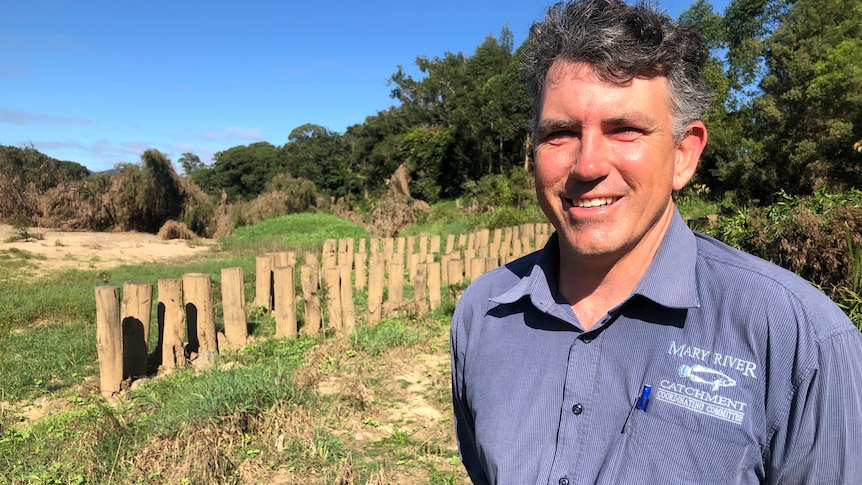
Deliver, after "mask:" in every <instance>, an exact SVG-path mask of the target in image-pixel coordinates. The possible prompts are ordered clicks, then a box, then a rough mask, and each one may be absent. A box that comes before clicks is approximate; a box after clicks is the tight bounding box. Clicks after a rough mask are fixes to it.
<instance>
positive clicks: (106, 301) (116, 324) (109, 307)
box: [96, 286, 123, 398]
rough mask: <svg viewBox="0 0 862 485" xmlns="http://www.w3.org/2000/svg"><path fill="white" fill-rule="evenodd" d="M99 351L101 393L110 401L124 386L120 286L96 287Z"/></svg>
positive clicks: (97, 341)
mask: <svg viewBox="0 0 862 485" xmlns="http://www.w3.org/2000/svg"><path fill="white" fill-rule="evenodd" d="M96 350H97V352H98V355H99V385H100V388H101V393H102V396H103V397H106V398H110V397H112V396H114V395H115V394H117V393H119V392H120V384H121V383H122V382H123V330H122V326H121V324H120V289H119V288H118V287H116V286H97V287H96Z"/></svg>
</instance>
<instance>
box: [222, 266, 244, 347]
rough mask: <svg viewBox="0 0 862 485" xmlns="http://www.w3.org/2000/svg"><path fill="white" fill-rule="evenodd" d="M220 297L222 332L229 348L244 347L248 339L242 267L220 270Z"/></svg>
mask: <svg viewBox="0 0 862 485" xmlns="http://www.w3.org/2000/svg"><path fill="white" fill-rule="evenodd" d="M221 299H222V313H223V314H224V334H225V338H227V344H228V347H229V348H232V349H239V348H242V347H245V344H246V341H247V340H248V321H247V320H246V315H245V288H244V286H243V281H242V268H240V267H234V268H223V269H222V270H221Z"/></svg>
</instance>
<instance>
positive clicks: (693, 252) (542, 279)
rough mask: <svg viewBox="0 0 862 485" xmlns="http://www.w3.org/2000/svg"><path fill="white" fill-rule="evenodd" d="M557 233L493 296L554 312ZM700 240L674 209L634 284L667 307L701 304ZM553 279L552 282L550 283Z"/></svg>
mask: <svg viewBox="0 0 862 485" xmlns="http://www.w3.org/2000/svg"><path fill="white" fill-rule="evenodd" d="M557 238H558V235H557V233H554V234H552V235H551V237H550V239H548V242H547V244H545V247H544V248H542V250H541V252H540V253H539V256H538V259H537V260H536V263H535V264H534V265H533V267H532V269H531V270H530V274H529V275H528V276H527V277H525V278H522V279H521V280H520V281H519V282H518V283H517V284H516V285H515V286H513V287H512V288H510V289H509V290H508V291H506V292H504V293H502V294H501V295H498V296H495V297H492V298H491V301H493V302H495V303H499V304H509V303H514V302H516V301H518V300H520V299H521V298H524V297H525V296H529V297H530V301H531V302H532V304H533V305H534V306H535V307H536V308H538V309H539V310H541V311H544V312H552V311H553V310H552V308H553V307H554V306H555V305H556V304H557V303H559V302H556V295H557V284H556V281H557V262H558V261H559V257H560V256H559V251H560V249H559V244H558V242H557ZM696 261H697V240H696V238H695V236H694V233H693V232H692V231H691V230H690V229H689V227H688V225H687V224H686V223H685V221H684V220H683V218H682V216H680V215H679V212H677V211H676V210H674V215H673V218H672V219H671V223H670V226H669V227H668V230H667V233H665V236H664V239H663V240H662V243H661V245H659V248H658V251H657V252H656V254H655V257H654V258H653V260H652V262H651V263H650V265H649V267H648V268H647V271H646V273H644V275H643V277H642V278H641V280H640V281H639V282H638V284H637V286H635V289H634V291H633V292H632V294H633V295H641V296H644V297H646V298H649V299H650V300H653V301H655V302H656V303H658V304H660V305H662V306H665V307H668V308H693V307H698V306H700V300H699V298H698V294H697V278H696V277H695V265H696ZM551 283H553V284H551Z"/></svg>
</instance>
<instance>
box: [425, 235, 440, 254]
mask: <svg viewBox="0 0 862 485" xmlns="http://www.w3.org/2000/svg"><path fill="white" fill-rule="evenodd" d="M428 252H430V253H431V254H440V235H439V234H434V235H433V236H431V247H430V248H428Z"/></svg>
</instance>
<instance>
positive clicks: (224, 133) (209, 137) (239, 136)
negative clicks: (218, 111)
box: [197, 126, 263, 141]
mask: <svg viewBox="0 0 862 485" xmlns="http://www.w3.org/2000/svg"><path fill="white" fill-rule="evenodd" d="M197 138H199V139H201V140H205V141H230V140H248V141H260V140H263V135H262V134H261V133H260V129H258V128H240V127H238V126H229V127H227V128H224V129H221V130H216V131H208V132H206V133H204V134H202V135H199V136H198V137H197Z"/></svg>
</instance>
